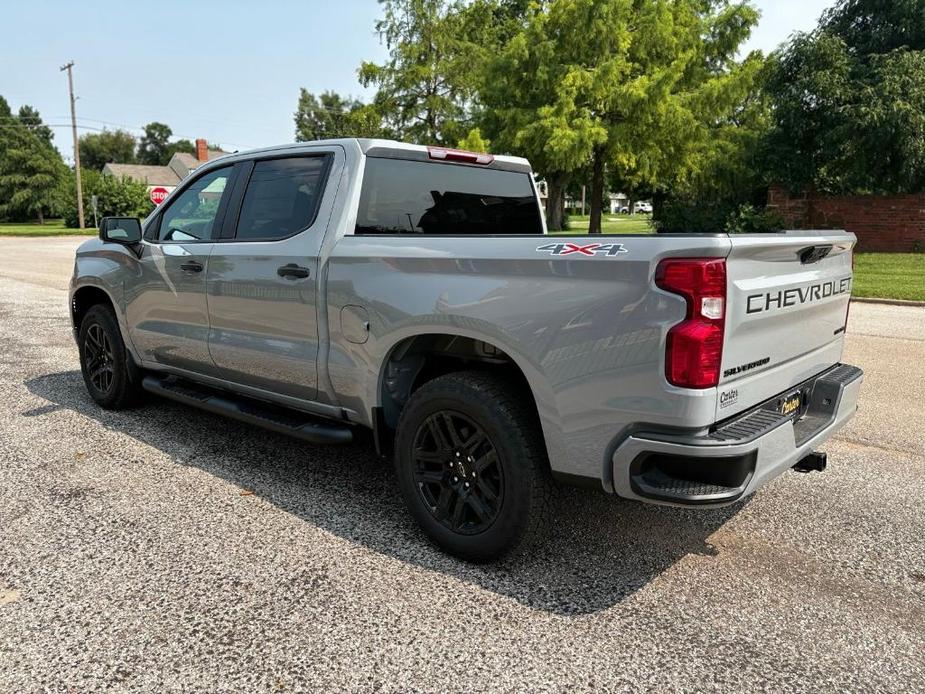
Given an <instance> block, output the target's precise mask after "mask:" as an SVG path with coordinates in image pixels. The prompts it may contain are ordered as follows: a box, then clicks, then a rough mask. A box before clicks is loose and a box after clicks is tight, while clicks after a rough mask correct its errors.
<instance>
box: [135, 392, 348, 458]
mask: <svg viewBox="0 0 925 694" xmlns="http://www.w3.org/2000/svg"><path fill="white" fill-rule="evenodd" d="M141 386H142V388H144V389H145V390H146V391H148V392H149V393H154V394H156V395H161V396H163V397H165V398H169V399H170V400H175V401H176V402H182V403H184V404H186V405H192V406H193V407H198V408H200V409H202V410H207V411H208V412H213V413H215V414H220V415H224V416H226V417H231V418H232V419H236V420H238V421H239V422H246V423H247V424H253V425H254V426H258V427H262V428H263V429H269V430H270V431H275V432H277V433H280V434H286V435H288V436H294V437H296V438H297V439H302V440H303V441H309V442H311V443H350V442H351V441H352V440H353V431H352V430H351V429H350V427H349V426H347V425H346V424H339V423H337V422H333V421H331V422H329V421H327V420H324V419H320V418H317V417H312V416H311V415H310V414H307V413H305V412H298V411H296V410H290V409H288V408H283V407H277V406H275V405H270V404H268V403H263V402H260V401H259V400H252V399H251V398H246V397H241V396H236V395H234V394H233V393H229V392H227V391H220V390H215V389H212V388H208V387H207V386H202V385H199V384H198V383H192V382H190V381H181V380H180V379H178V378H176V377H174V376H170V377H168V378H158V377H156V376H145V377H144V379H143V380H142V382H141Z"/></svg>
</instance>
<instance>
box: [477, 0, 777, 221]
mask: <svg viewBox="0 0 925 694" xmlns="http://www.w3.org/2000/svg"><path fill="white" fill-rule="evenodd" d="M757 18H758V13H757V11H756V10H755V9H754V8H753V7H752V6H751V5H750V4H748V3H747V2H736V3H729V2H726V1H725V0H674V1H673V2H668V1H667V0H549V1H548V2H545V3H538V4H537V5H534V6H533V10H532V11H531V13H530V15H529V17H528V19H527V21H526V23H525V26H524V28H523V29H522V30H521V31H520V32H518V33H517V35H516V36H514V37H513V38H512V39H511V40H510V41H509V42H508V43H507V44H506V46H505V47H504V49H503V50H502V51H500V52H499V54H498V55H497V57H496V58H495V59H494V60H493V61H492V63H491V66H490V67H489V69H488V70H486V72H485V76H486V79H485V80H484V81H483V94H482V100H483V101H484V102H485V104H486V106H487V107H488V108H489V109H490V110H491V111H493V112H494V120H495V123H496V127H495V128H494V129H495V130H496V131H497V132H498V133H499V134H500V135H501V137H500V138H499V137H498V136H496V135H495V133H493V132H491V131H492V129H489V134H490V135H492V139H493V141H496V142H497V141H499V140H500V141H503V142H505V143H511V144H512V148H513V149H514V151H519V152H521V153H523V154H525V155H527V156H528V157H529V158H530V159H531V161H534V162H535V164H536V165H537V166H538V168H539V170H540V171H541V172H543V173H544V174H545V175H546V177H547V181H548V182H549V184H550V198H552V197H553V195H552V192H553V189H556V190H560V189H561V188H560V187H561V186H562V185H563V181H565V180H567V178H568V176H569V174H570V173H571V172H573V171H575V170H577V169H579V168H581V167H582V166H584V165H586V164H587V163H588V162H590V165H591V171H592V176H591V179H592V189H591V192H590V200H591V221H590V227H589V230H590V232H591V233H600V221H601V207H602V201H603V198H604V182H605V175H606V173H607V172H608V171H609V173H610V175H611V176H613V178H614V179H615V180H617V181H622V186H621V187H623V188H627V189H633V188H636V189H650V190H651V189H659V188H665V187H668V186H671V185H674V184H676V183H678V182H683V181H684V180H685V179H686V177H687V176H689V175H690V172H691V171H693V170H695V169H696V168H697V166H698V164H699V162H700V160H701V158H702V156H703V150H704V147H705V144H706V142H707V140H708V138H709V133H710V125H711V124H713V123H714V122H715V121H716V120H717V119H719V118H721V117H722V116H723V115H724V114H725V113H727V112H729V111H731V110H732V109H733V108H734V107H735V105H736V104H737V103H738V102H739V101H740V100H741V99H742V98H743V97H744V96H745V94H746V93H747V92H748V88H749V85H750V84H751V82H752V80H753V79H754V76H755V74H756V73H757V71H758V69H759V67H760V60H759V59H758V56H749V57H748V58H746V59H745V60H744V61H742V62H738V61H737V60H736V54H737V52H738V49H739V47H740V45H741V44H742V42H743V41H744V40H745V39H746V38H747V37H748V35H749V32H750V30H751V27H752V26H753V25H754V24H755V23H756V22H757ZM552 204H556V205H558V202H556V203H552V202H551V205H552ZM550 217H553V215H550ZM554 221H555V219H554V218H553V219H552V220H551V221H550V227H552V228H555V226H554Z"/></svg>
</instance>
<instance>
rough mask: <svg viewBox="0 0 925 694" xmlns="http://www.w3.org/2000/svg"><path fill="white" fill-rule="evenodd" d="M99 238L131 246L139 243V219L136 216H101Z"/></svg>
mask: <svg viewBox="0 0 925 694" xmlns="http://www.w3.org/2000/svg"><path fill="white" fill-rule="evenodd" d="M100 240H101V241H108V242H109V243H121V244H122V245H123V246H132V245H134V244H136V243H141V220H140V219H138V218H137V217H103V219H102V221H100Z"/></svg>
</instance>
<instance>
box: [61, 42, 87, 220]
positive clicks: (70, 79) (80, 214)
mask: <svg viewBox="0 0 925 694" xmlns="http://www.w3.org/2000/svg"><path fill="white" fill-rule="evenodd" d="M73 67H74V61H73V60H72V61H71V62H69V63H68V64H67V65H62V66H61V72H64V71H65V70H67V90H68V93H69V94H70V95H71V134H72V135H73V136H74V173H75V174H77V219H78V220H80V228H81V229H83V228H84V194H83V188H82V187H81V185H80V146H79V144H78V142H77V111H76V109H75V108H74V102H75V101H76V99H75V98H74V75H73V74H72V73H71V68H73Z"/></svg>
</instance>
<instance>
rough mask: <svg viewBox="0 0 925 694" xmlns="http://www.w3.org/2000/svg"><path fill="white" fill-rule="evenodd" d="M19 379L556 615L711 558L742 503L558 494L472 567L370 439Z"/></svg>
mask: <svg viewBox="0 0 925 694" xmlns="http://www.w3.org/2000/svg"><path fill="white" fill-rule="evenodd" d="M25 385H26V387H27V388H28V390H29V391H30V392H31V393H33V394H34V395H37V396H39V397H41V398H43V399H44V400H46V401H48V403H49V404H47V405H42V406H39V407H36V408H35V409H33V410H30V411H27V412H24V413H22V416H33V417H42V416H46V415H49V414H52V413H54V412H56V411H58V410H61V409H68V410H72V411H75V412H77V413H79V414H80V415H83V416H85V417H88V418H91V419H93V420H96V421H98V422H100V423H101V424H102V425H103V426H105V427H106V428H107V429H110V430H112V431H116V432H119V433H121V434H124V435H126V436H130V437H133V438H134V439H136V440H138V441H140V442H142V443H144V444H146V445H148V446H152V447H154V448H156V449H158V450H160V451H162V452H163V453H164V454H166V455H167V456H169V458H170V459H171V460H172V461H173V462H175V463H176V464H178V465H192V466H195V467H197V468H200V469H201V470H203V471H204V472H206V473H208V474H210V475H214V476H216V477H219V478H221V479H224V480H226V481H227V482H229V483H230V484H233V485H235V486H236V487H238V488H239V489H240V490H247V491H248V492H253V493H254V494H255V495H258V496H260V497H262V498H264V499H265V500H266V501H269V502H270V503H272V504H274V505H275V506H276V507H278V508H279V509H281V510H283V511H285V512H287V513H291V514H293V515H295V516H297V517H298V518H300V519H302V520H303V521H305V522H307V523H312V524H314V525H316V526H317V527H320V528H322V529H324V530H326V531H328V532H330V533H333V534H335V535H337V536H339V537H341V538H344V539H347V540H349V541H351V542H355V543H359V544H361V545H363V546H365V547H367V548H369V549H371V550H373V551H376V552H379V553H381V554H383V555H387V556H390V557H394V558H396V559H399V560H401V561H405V562H409V563H411V564H414V565H416V566H419V567H421V568H424V569H427V570H430V571H435V572H441V573H443V574H445V575H447V576H450V577H452V578H455V579H457V580H460V581H465V582H468V583H471V584H474V585H477V586H480V587H482V588H484V589H486V590H490V591H493V592H495V593H497V594H500V595H503V596H507V597H509V598H512V599H514V600H516V601H518V602H519V603H521V604H523V605H526V606H528V607H531V608H535V609H537V610H544V611H547V612H550V613H553V614H558V615H579V614H588V613H593V612H597V611H600V610H604V609H607V608H609V607H611V606H613V605H615V604H616V603H619V602H621V601H623V600H625V599H626V598H628V597H629V596H631V595H633V593H635V592H636V591H637V590H639V589H640V588H642V587H644V586H646V585H647V584H649V583H650V582H652V581H653V580H654V579H656V578H657V577H658V576H659V575H660V574H662V573H663V572H664V571H666V570H667V569H669V568H670V567H671V566H672V565H673V564H675V563H676V562H678V561H679V560H680V559H682V558H683V557H685V556H688V555H700V556H702V557H707V558H709V557H712V556H715V555H716V550H715V549H714V548H713V546H712V545H711V544H710V543H709V542H708V541H707V538H708V537H709V536H710V535H711V534H712V533H713V532H714V531H716V530H717V529H718V528H719V527H720V526H722V525H723V524H724V523H725V522H726V521H727V520H729V519H730V518H731V517H732V516H734V515H735V514H736V513H737V512H738V511H739V510H741V508H742V507H743V504H741V503H740V504H736V505H734V506H731V507H727V508H725V509H716V510H703V509H699V510H698V509H673V508H661V507H654V506H646V505H642V504H637V503H634V502H628V501H623V500H620V499H618V498H616V497H612V496H609V495H606V494H604V493H603V492H594V491H586V490H572V489H568V490H563V493H562V499H561V500H560V502H559V503H558V509H557V516H556V520H555V523H554V530H553V532H552V534H551V537H549V538H548V539H547V541H546V542H545V543H544V544H542V545H540V546H538V547H534V548H531V549H530V551H528V552H524V553H521V554H520V555H518V556H516V557H514V558H510V559H506V560H503V561H501V562H498V563H495V564H489V565H481V566H479V565H472V564H467V563H465V562H461V561H459V560H456V559H454V558H452V557H450V556H448V555H446V554H444V553H442V552H441V551H440V550H438V549H436V548H435V547H433V546H432V545H430V544H429V543H428V541H427V539H426V538H425V537H424V536H423V535H422V534H421V533H420V532H419V531H418V529H417V526H416V525H415V524H414V522H413V520H412V519H411V517H410V515H409V514H408V513H407V511H406V510H405V507H404V504H403V502H402V500H401V498H400V496H399V493H398V489H397V486H396V484H395V480H394V475H393V473H392V467H391V464H390V462H388V461H386V460H383V459H381V458H379V457H378V456H376V454H375V452H374V450H373V447H372V442H371V441H366V440H360V441H358V442H356V443H353V444H350V445H347V446H342V447H330V446H328V447H324V446H312V445H310V444H305V443H303V442H300V441H296V440H294V439H290V438H288V437H285V436H282V435H277V434H274V433H272V432H267V431H263V430H261V429H257V428H254V427H251V426H249V425H245V424H240V423H237V422H234V421H232V420H228V419H225V418H222V417H220V416H217V415H212V414H209V413H205V412H202V411H199V410H196V409H193V408H190V407H186V406H183V405H179V404H175V403H172V402H168V401H164V400H158V399H156V398H154V397H153V396H152V398H151V400H150V401H149V402H148V403H147V404H146V405H145V406H143V407H141V408H138V409H135V410H131V411H124V412H107V411H105V410H102V409H100V408H99V407H98V406H97V405H96V404H95V403H94V402H93V401H92V400H90V398H89V396H88V395H87V394H86V391H85V390H84V385H83V380H82V379H81V375H80V372H79V371H65V372H60V373H54V374H48V375H44V376H40V377H37V378H33V379H30V380H28V381H26V383H25ZM237 493H240V492H237Z"/></svg>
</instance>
